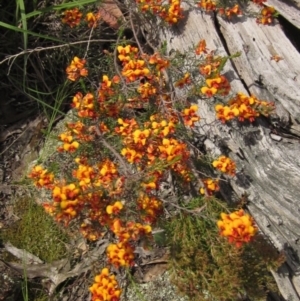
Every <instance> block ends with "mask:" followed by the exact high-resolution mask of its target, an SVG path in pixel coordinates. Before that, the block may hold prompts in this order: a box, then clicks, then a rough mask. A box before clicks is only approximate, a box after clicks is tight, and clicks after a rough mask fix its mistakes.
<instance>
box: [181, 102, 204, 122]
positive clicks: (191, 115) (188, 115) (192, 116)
mask: <svg viewBox="0 0 300 301" xmlns="http://www.w3.org/2000/svg"><path fill="white" fill-rule="evenodd" d="M197 111H198V106H197V105H192V106H191V107H190V108H187V109H184V110H183V112H182V113H181V114H182V118H183V122H184V124H185V125H187V126H190V127H192V126H194V123H195V122H197V121H199V120H200V117H199V116H198V115H197Z"/></svg>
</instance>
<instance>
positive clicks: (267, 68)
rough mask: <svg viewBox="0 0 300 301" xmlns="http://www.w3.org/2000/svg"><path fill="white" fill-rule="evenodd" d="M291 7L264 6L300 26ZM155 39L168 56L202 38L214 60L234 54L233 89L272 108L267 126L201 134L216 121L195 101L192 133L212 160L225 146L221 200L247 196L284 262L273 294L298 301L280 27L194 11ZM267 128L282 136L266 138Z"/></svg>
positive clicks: (298, 240)
mask: <svg viewBox="0 0 300 301" xmlns="http://www.w3.org/2000/svg"><path fill="white" fill-rule="evenodd" d="M298 2H299V1H298V0H297V1H294V2H293V3H294V4H293V5H291V4H288V2H287V1H285V2H281V1H280V0H270V1H269V3H272V4H273V3H274V6H275V7H276V8H277V10H278V11H279V12H281V10H282V15H283V16H284V17H285V18H287V19H288V20H289V21H290V22H291V23H293V24H294V25H295V26H296V27H298V28H299V20H300V19H299V16H300V8H299V7H300V5H298V4H299V3H298ZM275 4H276V5H275ZM295 16H298V18H295ZM216 24H219V29H218V28H217V27H215V25H216ZM298 34H299V33H298ZM160 39H161V40H165V41H167V46H168V51H170V50H171V49H174V50H179V51H180V52H184V51H185V50H187V49H188V47H190V46H193V45H195V44H196V43H197V42H199V40H201V39H205V40H206V43H207V48H209V49H210V50H213V49H217V51H218V54H220V55H227V54H234V53H236V52H238V51H240V52H241V56H240V57H238V58H235V59H234V60H233V62H228V63H227V64H226V67H225V70H224V72H225V75H226V76H227V78H228V79H229V80H230V81H231V86H232V90H233V91H234V92H243V93H245V94H248V93H247V92H249V93H251V94H254V95H256V96H257V97H258V98H260V99H265V100H269V101H274V102H275V105H276V113H275V114H274V116H272V118H273V119H272V120H273V124H271V123H270V121H269V120H265V119H260V120H257V122H255V124H253V125H247V126H240V125H238V124H234V125H233V126H231V127H228V126H226V125H221V124H220V123H213V124H212V125H211V126H210V127H209V128H208V127H207V126H206V127H204V126H203V125H204V123H205V124H209V123H211V122H213V121H214V120H215V112H214V109H213V105H212V103H211V102H210V101H209V100H203V99H198V100H197V101H198V104H199V108H200V112H199V113H200V116H201V117H202V123H201V124H200V126H199V130H200V131H201V132H202V133H203V134H205V135H206V136H207V137H208V138H207V141H206V145H209V147H210V149H211V151H212V152H213V154H219V153H220V149H219V147H218V145H219V142H220V141H221V140H222V141H223V142H224V141H225V143H226V145H227V148H228V149H229V150H230V153H229V155H230V157H231V158H233V159H234V160H235V161H236V162H237V167H238V170H239V171H240V172H238V173H237V175H236V177H235V178H234V179H231V180H230V184H231V187H232V191H231V192H228V190H226V191H225V190H224V191H223V195H224V197H225V198H226V199H227V200H228V201H232V200H233V199H234V197H235V195H239V196H240V195H242V194H243V193H247V194H248V195H249V200H250V203H249V206H248V209H249V211H250V213H251V214H252V215H253V216H254V218H255V220H256V221H257V223H258V225H259V228H260V230H261V231H262V232H263V233H265V234H266V235H267V236H268V237H269V238H270V240H271V241H272V242H273V244H274V246H275V247H276V248H277V249H278V250H280V251H284V252H285V254H286V257H287V263H286V264H285V266H284V267H283V268H282V269H284V272H282V270H279V271H277V272H275V271H273V272H272V273H273V275H274V278H275V280H276V281H277V283H278V286H279V289H280V290H281V293H282V295H283V297H284V298H285V299H286V300H300V298H299V295H300V284H299V283H300V279H299V277H300V276H299V274H300V260H299V254H300V218H299V215H300V190H299V185H300V168H299V167H300V156H299V151H300V84H299V83H300V54H299V52H298V51H297V49H296V48H295V47H294V46H293V44H292V43H291V41H290V40H289V39H288V38H287V36H286V35H285V33H284V31H283V29H282V28H281V26H280V25H279V24H275V25H274V26H261V25H257V24H256V21H255V19H253V18H247V17H245V16H243V17H241V18H239V20H238V21H237V22H228V21H226V20H224V19H222V18H219V17H218V18H217V19H215V20H214V18H213V16H211V15H207V14H205V13H201V12H200V11H197V10H195V9H193V10H189V11H187V19H186V21H185V23H184V24H179V25H178V26H177V27H175V29H174V28H173V29H172V30H167V29H163V30H162V31H161V34H160ZM226 50H227V51H226ZM227 52H229V53H227ZM276 54H277V55H279V56H281V57H282V58H284V59H283V60H281V61H279V62H278V63H276V62H275V61H272V60H271V57H272V56H273V55H276ZM274 125H275V126H276V128H277V129H278V132H279V134H280V136H281V137H282V138H281V137H279V138H278V137H277V138H278V139H272V132H271V127H272V126H274ZM239 150H241V151H242V154H243V156H241V155H240V151H239Z"/></svg>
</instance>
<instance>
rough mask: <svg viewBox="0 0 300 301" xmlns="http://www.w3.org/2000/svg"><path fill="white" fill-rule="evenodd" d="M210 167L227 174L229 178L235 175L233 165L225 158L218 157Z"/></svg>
mask: <svg viewBox="0 0 300 301" xmlns="http://www.w3.org/2000/svg"><path fill="white" fill-rule="evenodd" d="M212 165H213V167H215V168H216V169H218V170H220V171H221V172H224V173H227V174H229V175H231V176H234V175H235V169H236V167H235V163H234V162H233V161H232V160H231V159H230V158H228V157H226V156H220V157H219V158H218V159H217V160H215V161H213V163H212Z"/></svg>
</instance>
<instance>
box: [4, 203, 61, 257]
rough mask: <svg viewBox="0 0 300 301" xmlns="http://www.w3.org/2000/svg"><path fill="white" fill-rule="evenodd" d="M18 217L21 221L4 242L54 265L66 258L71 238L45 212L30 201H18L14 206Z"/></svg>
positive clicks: (7, 234) (5, 230)
mask: <svg viewBox="0 0 300 301" xmlns="http://www.w3.org/2000/svg"><path fill="white" fill-rule="evenodd" d="M14 215H15V216H17V217H18V220H17V221H16V222H15V223H14V224H13V225H12V226H11V227H10V228H9V229H4V230H3V231H2V233H1V239H2V240H3V241H4V242H8V241H9V242H11V243H12V244H13V245H14V246H15V247H17V248H19V249H25V250H26V251H28V252H30V253H32V254H34V255H36V256H38V257H39V258H40V259H41V260H44V261H46V262H52V261H54V260H58V259H61V258H63V257H64V256H65V254H66V248H65V242H66V241H67V234H66V233H65V232H64V231H63V229H62V228H60V227H59V226H58V225H57V224H56V223H55V222H54V221H53V219H52V218H51V217H50V216H49V215H48V214H47V213H46V212H45V211H44V209H43V207H42V206H39V205H37V204H36V203H35V202H34V201H33V200H31V199H29V198H23V199H20V200H18V201H17V202H16V203H15V205H14Z"/></svg>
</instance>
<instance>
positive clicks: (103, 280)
mask: <svg viewBox="0 0 300 301" xmlns="http://www.w3.org/2000/svg"><path fill="white" fill-rule="evenodd" d="M89 290H90V292H91V294H92V301H119V300H120V297H121V292H122V290H121V289H120V288H119V286H118V282H117V280H116V277H115V275H113V274H109V270H108V268H104V269H102V271H101V273H100V274H99V275H97V276H96V277H95V282H94V283H93V285H92V286H91V287H90V288H89Z"/></svg>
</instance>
